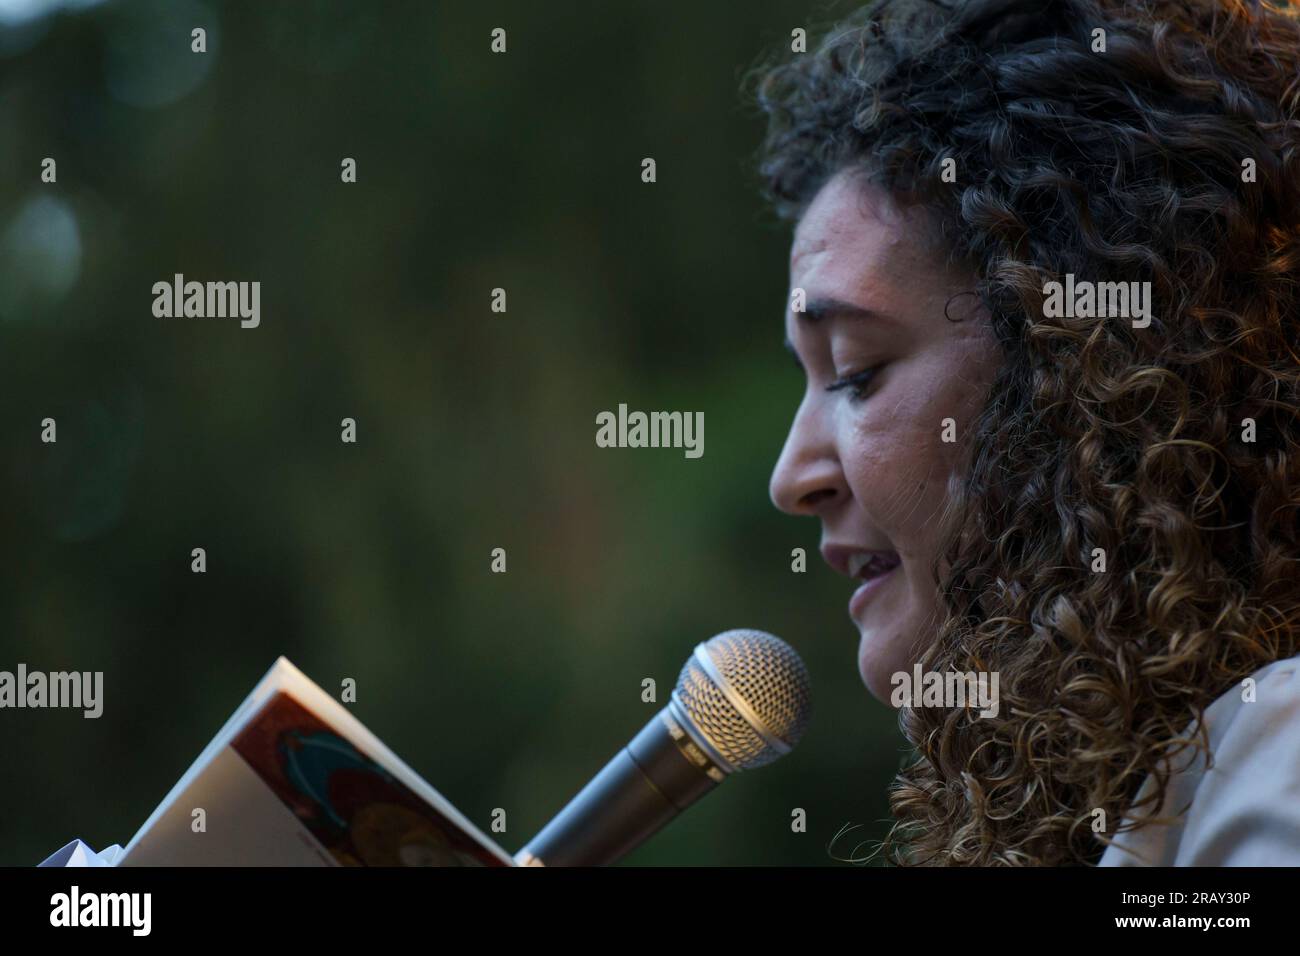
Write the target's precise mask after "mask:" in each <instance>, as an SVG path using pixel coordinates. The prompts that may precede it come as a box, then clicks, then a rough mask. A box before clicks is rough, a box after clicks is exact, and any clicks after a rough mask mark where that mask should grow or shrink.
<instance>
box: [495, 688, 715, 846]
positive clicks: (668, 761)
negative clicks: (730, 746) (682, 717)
mask: <svg viewBox="0 0 1300 956" xmlns="http://www.w3.org/2000/svg"><path fill="white" fill-rule="evenodd" d="M666 715H667V708H665V709H664V710H663V711H660V712H659V713H658V714H656V715H655V716H654V717H652V718H651V719H650V721H649V722H648V723H647V724H646V725H645V726H644V727H643V728H641V731H640V733H638V734H637V735H636V736H635V737H633V738H632V742H631V743H630V744H628V745H627V746H626V747H624V748H623V749H622V750H620V751H619V752H618V753H617V754H615V755H614V757H613V758H612V759H611V760H610V761H609V763H607V764H605V766H604V768H603V769H602V770H601V771H600V773H598V774H597V775H596V776H595V777H593V778H592V779H591V781H590V782H589V783H588V784H587V785H586V786H585V787H583V788H582V790H580V791H579V792H578V795H577V796H576V797H574V798H573V799H572V800H570V801H569V803H568V804H567V805H566V806H565V808H564V809H563V810H561V811H560V812H559V813H558V814H557V815H556V816H555V817H554V818H553V819H552V820H551V822H550V823H548V824H546V826H545V827H543V828H542V831H541V832H540V833H538V834H537V836H535V837H533V839H532V840H530V841H529V843H528V845H527V846H525V847H524V848H523V849H522V850H520V851H519V853H518V854H516V857H515V859H516V861H517V862H519V863H520V865H524V866H604V865H605V864H607V863H613V862H615V861H616V860H618V859H620V858H622V857H623V856H625V855H626V854H628V853H630V852H631V851H632V850H634V849H636V848H637V847H638V846H640V845H641V844H642V843H643V842H644V841H645V840H647V839H649V838H650V837H651V836H653V835H654V834H656V833H658V832H659V831H660V830H661V829H663V827H664V826H665V825H667V824H668V823H669V822H670V821H671V820H672V819H673V818H674V817H676V816H677V814H679V813H680V812H681V811H682V810H685V809H686V808H687V807H689V806H690V805H691V804H692V803H694V802H695V801H696V800H698V799H699V798H700V797H702V796H704V795H705V794H706V793H708V792H709V791H711V790H712V789H713V788H714V787H716V786H717V785H718V782H719V780H720V779H721V774H718V773H717V771H716V770H715V771H714V773H715V775H717V777H718V779H713V778H711V777H710V776H709V775H708V774H707V773H706V772H705V770H704V769H703V768H701V767H700V766H699V765H698V764H697V763H695V762H693V761H692V760H690V759H689V758H688V757H687V755H686V754H685V753H683V751H682V746H681V745H679V743H678V742H677V740H675V739H674V737H673V735H672V734H671V733H670V732H669V730H668V725H667V724H666V723H665V717H666ZM668 719H669V720H671V718H668ZM696 752H697V753H698V750H697V751H696Z"/></svg>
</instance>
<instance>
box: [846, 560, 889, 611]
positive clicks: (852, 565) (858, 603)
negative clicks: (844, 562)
mask: <svg viewBox="0 0 1300 956" xmlns="http://www.w3.org/2000/svg"><path fill="white" fill-rule="evenodd" d="M901 563H902V559H901V558H899V556H898V555H897V554H895V553H894V552H892V551H859V552H857V553H855V554H853V555H850V556H849V576H850V577H853V578H861V579H862V584H861V585H860V586H859V587H858V589H857V590H856V591H854V592H853V596H852V597H851V598H849V617H851V618H853V620H854V621H858V620H859V617H860V616H861V614H862V611H863V609H864V608H865V607H866V606H867V604H868V603H869V602H870V601H871V599H872V598H873V597H875V595H876V592H878V591H879V590H880V588H881V586H882V585H884V584H885V582H887V581H888V580H890V578H891V577H892V575H893V573H894V571H895V570H896V569H897V568H898V566H899V565H900V564H901Z"/></svg>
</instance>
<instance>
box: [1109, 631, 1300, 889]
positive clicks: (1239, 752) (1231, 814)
mask: <svg viewBox="0 0 1300 956" xmlns="http://www.w3.org/2000/svg"><path fill="white" fill-rule="evenodd" d="M1251 676H1252V677H1253V678H1254V681H1255V699H1254V700H1253V701H1245V700H1243V699H1242V698H1243V695H1244V692H1245V687H1244V683H1243V684H1239V685H1237V686H1235V687H1233V688H1232V689H1231V690H1229V691H1228V692H1227V693H1226V694H1224V695H1223V696H1221V697H1219V698H1218V699H1217V700H1215V701H1214V702H1213V703H1212V704H1210V706H1209V707H1207V708H1206V710H1205V722H1206V729H1207V731H1208V734H1209V744H1210V752H1211V753H1212V754H1213V760H1212V764H1213V766H1211V767H1209V768H1208V769H1207V767H1206V761H1205V757H1204V754H1196V753H1193V752H1191V748H1189V749H1188V750H1187V751H1184V752H1183V753H1182V754H1180V755H1179V756H1178V758H1177V763H1176V764H1175V766H1178V767H1181V768H1182V769H1181V770H1179V771H1178V772H1177V773H1175V774H1174V775H1172V776H1171V777H1170V778H1169V786H1168V789H1167V791H1166V796H1165V803H1164V805H1163V806H1162V807H1161V810H1160V814H1161V815H1162V816H1175V815H1179V814H1180V812H1181V811H1182V810H1184V809H1186V813H1185V814H1183V815H1182V816H1181V817H1180V819H1179V821H1178V822H1177V823H1173V824H1161V825H1157V824H1149V825H1147V826H1144V827H1141V828H1140V829H1138V830H1135V831H1129V832H1125V833H1120V834H1118V835H1117V836H1116V837H1115V840H1114V843H1113V844H1112V845H1111V846H1108V847H1107V848H1106V851H1105V853H1103V854H1102V857H1101V860H1100V861H1099V863H1098V865H1099V866H1300V656H1297V657H1291V658H1287V659H1285V660H1280V661H1274V662H1273V663H1271V664H1269V665H1268V666H1266V667H1262V668H1260V669H1259V670H1257V671H1256V672H1255V673H1254V674H1253V675H1251ZM1152 784H1153V781H1152V780H1151V778H1149V777H1148V778H1147V779H1146V780H1145V781H1143V783H1142V787H1141V789H1140V790H1139V791H1138V797H1139V798H1140V797H1142V796H1145V795H1146V794H1147V793H1149V792H1150V791H1151V790H1152V789H1153V787H1152ZM1145 812H1146V813H1150V808H1149V807H1148V808H1147V809H1146V810H1145Z"/></svg>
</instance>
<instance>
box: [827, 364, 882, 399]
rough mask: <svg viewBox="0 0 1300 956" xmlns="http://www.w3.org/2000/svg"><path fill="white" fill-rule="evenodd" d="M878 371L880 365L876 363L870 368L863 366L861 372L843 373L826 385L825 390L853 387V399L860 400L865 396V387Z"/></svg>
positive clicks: (836, 390)
mask: <svg viewBox="0 0 1300 956" xmlns="http://www.w3.org/2000/svg"><path fill="white" fill-rule="evenodd" d="M878 371H880V366H879V365H876V366H874V367H872V368H864V369H863V370H862V371H861V372H854V373H853V374H851V375H845V376H844V377H843V378H839V379H836V380H835V381H834V382H831V383H830V384H829V385H827V386H826V391H828V392H838V391H839V390H840V389H842V388H851V389H853V400H854V401H861V400H862V399H864V398H866V397H867V389H868V387H869V386H870V385H871V380H872V379H873V378H875V377H876V373H877V372H878Z"/></svg>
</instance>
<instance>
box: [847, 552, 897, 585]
mask: <svg viewBox="0 0 1300 956" xmlns="http://www.w3.org/2000/svg"><path fill="white" fill-rule="evenodd" d="M898 564H899V558H898V555H896V554H893V553H890V552H883V553H882V552H879V551H859V552H858V553H857V554H853V555H850V556H849V577H853V578H862V579H863V580H864V581H865V580H870V579H871V578H874V577H876V576H878V575H881V574H884V573H885V572H886V571H892V570H893V569H894V568H896V567H898Z"/></svg>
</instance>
